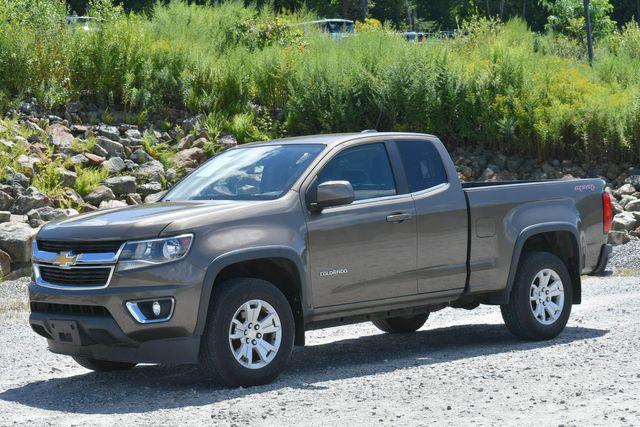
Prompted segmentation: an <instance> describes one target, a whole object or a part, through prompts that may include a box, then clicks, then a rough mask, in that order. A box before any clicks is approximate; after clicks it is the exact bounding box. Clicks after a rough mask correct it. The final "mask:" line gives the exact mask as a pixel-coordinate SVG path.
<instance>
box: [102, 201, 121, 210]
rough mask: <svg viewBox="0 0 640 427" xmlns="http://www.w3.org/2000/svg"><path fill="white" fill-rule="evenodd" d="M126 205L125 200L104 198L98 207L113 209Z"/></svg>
mask: <svg viewBox="0 0 640 427" xmlns="http://www.w3.org/2000/svg"><path fill="white" fill-rule="evenodd" d="M125 206H128V205H127V203H126V202H123V201H122V200H104V201H102V202H100V206H99V207H98V209H114V208H122V207H125Z"/></svg>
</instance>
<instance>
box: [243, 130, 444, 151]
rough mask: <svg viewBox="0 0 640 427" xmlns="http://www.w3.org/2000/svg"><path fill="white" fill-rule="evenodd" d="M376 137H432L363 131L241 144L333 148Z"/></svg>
mask: <svg viewBox="0 0 640 427" xmlns="http://www.w3.org/2000/svg"><path fill="white" fill-rule="evenodd" d="M372 136H376V137H399V136H407V137H414V138H415V137H422V138H424V137H429V138H433V137H434V136H433V135H429V134H424V133H411V132H376V131H363V132H352V133H329V134H320V135H305V136H294V137H290V138H281V139H272V140H269V141H260V142H252V143H250V144H243V145H242V146H243V147H246V146H254V145H283V144H284V145H286V144H324V145H327V146H334V145H338V144H341V143H343V142H346V141H352V140H355V139H360V138H370V137H372Z"/></svg>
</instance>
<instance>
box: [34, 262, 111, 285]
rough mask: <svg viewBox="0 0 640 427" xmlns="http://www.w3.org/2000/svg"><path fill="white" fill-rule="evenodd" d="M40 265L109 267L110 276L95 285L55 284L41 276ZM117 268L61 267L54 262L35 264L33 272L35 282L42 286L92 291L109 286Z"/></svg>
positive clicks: (52, 266) (73, 268) (67, 269)
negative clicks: (103, 281) (105, 280)
mask: <svg viewBox="0 0 640 427" xmlns="http://www.w3.org/2000/svg"><path fill="white" fill-rule="evenodd" d="M40 267H51V268H57V269H59V270H64V271H69V270H76V269H85V268H108V269H109V277H107V282H106V283H105V284H104V285H95V286H71V285H69V286H67V285H54V284H53V283H49V282H47V281H46V280H44V279H43V278H42V276H40ZM114 270H115V265H92V266H89V265H87V266H74V267H70V268H60V267H58V266H57V265H54V264H36V263H34V264H33V274H34V277H35V283H36V285H38V286H42V287H43V288H49V289H57V290H62V291H91V290H96V289H104V288H106V287H107V286H109V283H111V278H112V277H113V272H114Z"/></svg>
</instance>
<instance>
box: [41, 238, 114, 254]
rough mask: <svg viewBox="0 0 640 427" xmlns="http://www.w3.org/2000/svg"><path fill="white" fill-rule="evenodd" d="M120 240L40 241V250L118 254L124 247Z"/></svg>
mask: <svg viewBox="0 0 640 427" xmlns="http://www.w3.org/2000/svg"><path fill="white" fill-rule="evenodd" d="M122 243H124V242H122V241H120V240H110V241H107V242H100V241H96V242H68V241H53V240H38V249H39V250H41V251H44V252H56V253H59V252H73V253H74V254H92V253H94V254H95V253H104V252H113V253H115V252H118V249H120V246H121V245H122Z"/></svg>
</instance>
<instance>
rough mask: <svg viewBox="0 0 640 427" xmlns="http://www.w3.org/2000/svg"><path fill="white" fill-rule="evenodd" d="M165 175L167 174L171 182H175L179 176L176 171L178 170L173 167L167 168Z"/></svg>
mask: <svg viewBox="0 0 640 427" xmlns="http://www.w3.org/2000/svg"><path fill="white" fill-rule="evenodd" d="M165 175H166V178H167V181H169V182H174V181H175V180H176V179H177V178H178V172H176V170H175V169H173V168H169V169H167V172H166V174H165Z"/></svg>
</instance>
